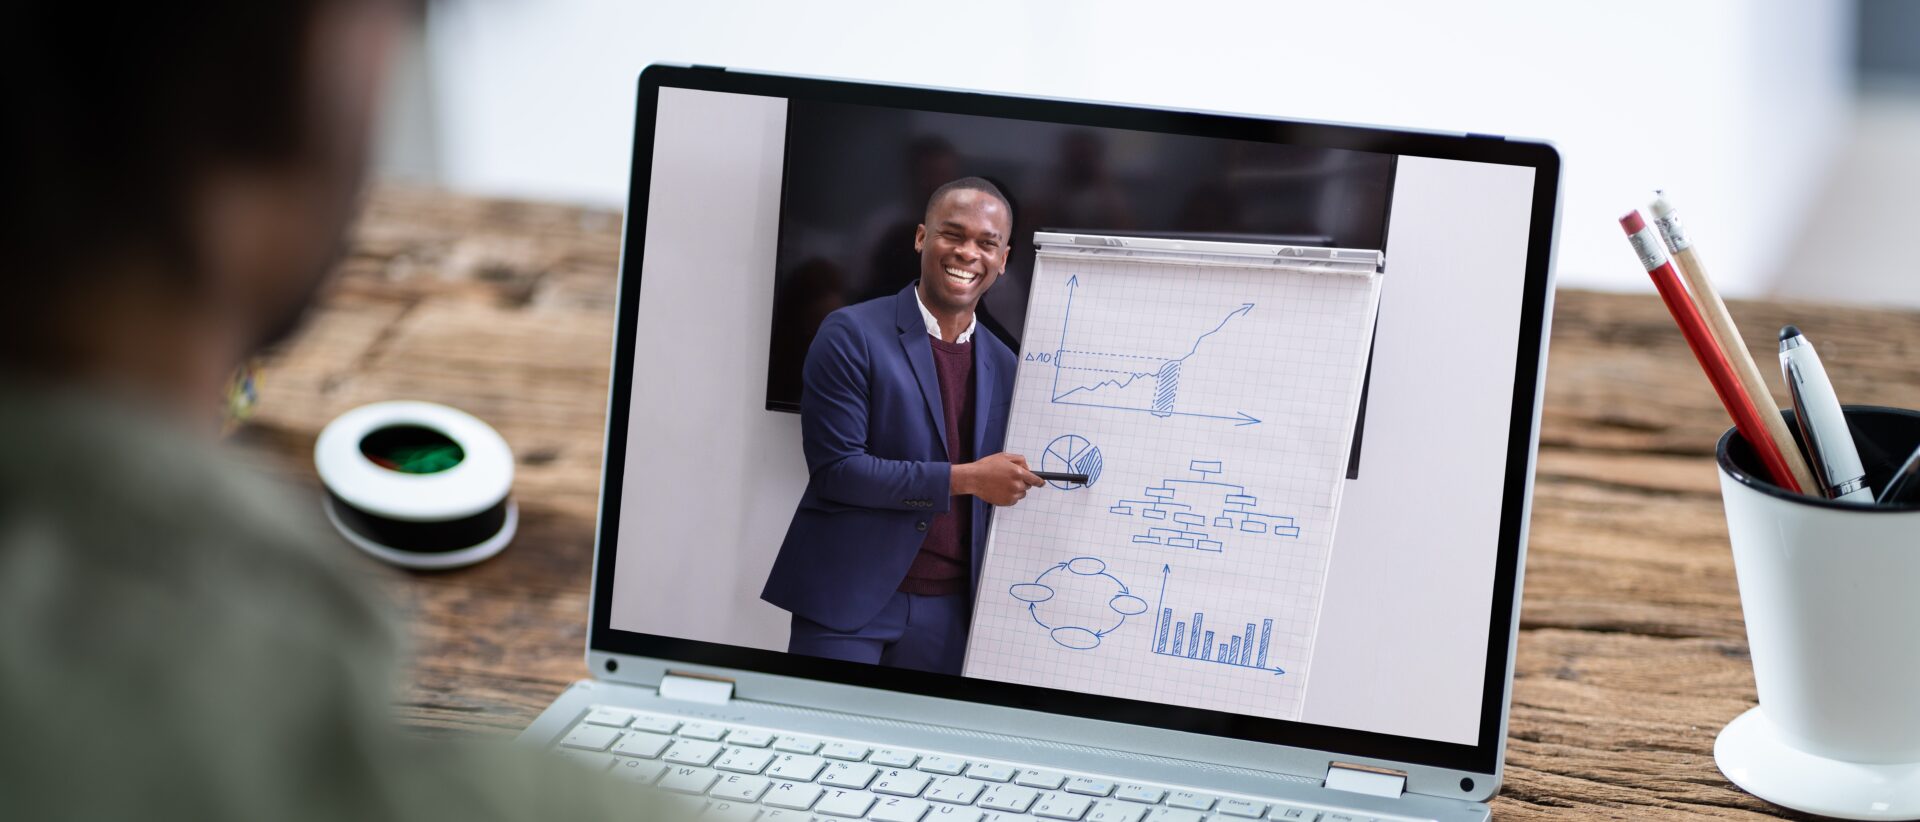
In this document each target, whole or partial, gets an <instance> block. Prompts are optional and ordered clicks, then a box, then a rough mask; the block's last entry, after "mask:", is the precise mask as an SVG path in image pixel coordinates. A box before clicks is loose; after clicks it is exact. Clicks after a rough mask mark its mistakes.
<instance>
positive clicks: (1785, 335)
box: [1780, 325, 1800, 340]
mask: <svg viewBox="0 0 1920 822" xmlns="http://www.w3.org/2000/svg"><path fill="white" fill-rule="evenodd" d="M1798 336H1800V326H1797V325H1789V326H1785V327H1782V328H1781V329H1780V339H1782V340H1787V339H1791V338H1794V337H1798Z"/></svg>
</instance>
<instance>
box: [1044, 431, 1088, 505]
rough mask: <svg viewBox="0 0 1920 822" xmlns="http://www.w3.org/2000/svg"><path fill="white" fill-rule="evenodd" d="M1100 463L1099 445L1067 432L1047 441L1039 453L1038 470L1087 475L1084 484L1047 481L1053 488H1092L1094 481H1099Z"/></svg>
mask: <svg viewBox="0 0 1920 822" xmlns="http://www.w3.org/2000/svg"><path fill="white" fill-rule="evenodd" d="M1102 464H1103V460H1102V459H1101V458H1100V447H1099V446H1097V445H1094V444H1093V443H1090V442H1087V438H1086V437H1082V436H1080V435H1079V434H1067V435H1065V436H1059V437H1054V438H1053V442H1050V443H1047V450H1046V452H1045V453H1042V454H1041V455H1040V470H1042V471H1057V472H1059V473H1062V474H1086V475H1087V484H1086V485H1075V484H1073V483H1070V482H1050V483H1047V484H1048V485H1052V486H1053V487H1055V488H1059V489H1062V490H1066V491H1073V490H1077V489H1080V488H1092V487H1093V484H1094V483H1096V482H1099V481H1100V466H1101V465H1102Z"/></svg>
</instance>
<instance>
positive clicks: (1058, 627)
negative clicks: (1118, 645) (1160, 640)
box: [1007, 557, 1147, 651]
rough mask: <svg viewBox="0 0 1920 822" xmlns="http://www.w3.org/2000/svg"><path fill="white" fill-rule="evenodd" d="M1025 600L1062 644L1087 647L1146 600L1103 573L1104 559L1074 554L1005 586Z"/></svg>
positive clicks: (1144, 606)
mask: <svg viewBox="0 0 1920 822" xmlns="http://www.w3.org/2000/svg"><path fill="white" fill-rule="evenodd" d="M1007 593H1009V594H1012V595H1013V598H1014V599H1017V600H1020V601H1021V602H1024V603H1026V604H1027V614H1028V615H1029V616H1032V617H1033V621H1034V623H1035V624H1037V625H1039V626H1040V627H1042V628H1045V629H1047V635H1048V636H1050V637H1052V638H1053V641H1054V642H1055V643H1058V644H1059V645H1060V646H1061V647H1065V648H1072V649H1074V650H1076V651H1085V650H1088V649H1090V648H1095V647H1098V646H1099V645H1100V638H1101V637H1103V636H1106V635H1107V634H1111V633H1113V632H1114V631H1117V630H1119V629H1120V626H1121V625H1124V624H1126V622H1127V617H1130V616H1138V615H1140V614H1144V613H1146V612H1147V601H1146V600H1144V599H1141V598H1139V597H1137V596H1134V595H1133V593H1132V592H1131V591H1128V590H1127V586H1126V583H1123V582H1121V581H1120V580H1119V578H1117V577H1115V576H1114V575H1112V574H1109V573H1107V563H1105V562H1104V561H1101V560H1099V559H1095V558H1093V557H1074V558H1073V559H1070V560H1067V561H1066V562H1062V563H1060V564H1058V565H1055V566H1053V567H1051V568H1048V569H1047V570H1045V571H1041V572H1040V576H1038V577H1035V578H1034V580H1033V581H1032V582H1020V583H1015V584H1014V585H1013V586H1012V587H1010V588H1008V589H1007Z"/></svg>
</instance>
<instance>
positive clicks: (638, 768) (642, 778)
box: [613, 757, 667, 785]
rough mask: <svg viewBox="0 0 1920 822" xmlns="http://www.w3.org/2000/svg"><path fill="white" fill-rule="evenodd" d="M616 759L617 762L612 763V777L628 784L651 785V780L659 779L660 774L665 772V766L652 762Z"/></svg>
mask: <svg viewBox="0 0 1920 822" xmlns="http://www.w3.org/2000/svg"><path fill="white" fill-rule="evenodd" d="M616 758H617V759H619V761H618V762H616V763H614V766H613V775H614V776H617V777H619V778H621V779H624V780H626V781H628V782H638V783H640V784H642V785H651V784H653V780H655V779H659V778H660V775H661V774H663V773H666V772H667V766H666V765H664V764H662V763H659V762H654V761H652V760H647V759H627V758H624V757H616Z"/></svg>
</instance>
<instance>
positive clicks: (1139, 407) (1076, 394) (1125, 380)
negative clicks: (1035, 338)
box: [1027, 275, 1260, 426]
mask: <svg viewBox="0 0 1920 822" xmlns="http://www.w3.org/2000/svg"><path fill="white" fill-rule="evenodd" d="M1079 288H1080V277H1079V276H1078V275H1076V276H1074V277H1072V278H1069V279H1068V280H1067V307H1066V311H1065V313H1064V315H1063V316H1062V317H1061V320H1060V347H1059V348H1057V349H1055V350H1053V351H1051V352H1038V353H1034V354H1029V355H1027V359H1028V360H1029V361H1032V362H1036V363H1044V364H1050V365H1052V366H1053V389H1052V391H1051V396H1050V399H1051V401H1052V402H1054V403H1057V404H1060V405H1079V406H1085V407H1089V408H1108V409H1113V410H1117V411H1145V412H1147V413H1148V414H1151V415H1153V416H1155V417H1160V418H1162V419H1164V418H1167V417H1174V416H1181V417H1202V418H1206V419H1216V420H1226V421H1229V422H1232V423H1233V424H1234V425H1236V426H1239V425H1255V424H1257V423H1259V422H1260V419H1259V418H1258V417H1255V416H1253V415H1252V414H1248V413H1247V412H1245V411H1240V410H1237V409H1233V408H1229V407H1225V406H1222V407H1214V405H1215V403H1213V402H1209V401H1208V399H1207V398H1204V397H1202V398H1200V399H1199V400H1197V401H1196V400H1193V399H1192V398H1190V397H1189V398H1185V399H1183V397H1182V392H1181V389H1180V372H1181V370H1182V369H1183V368H1184V367H1185V364H1186V363H1187V361H1189V360H1191V359H1193V358H1194V357H1196V356H1201V347H1202V345H1203V344H1204V343H1205V342H1206V341H1207V338H1208V337H1211V336H1213V335H1215V334H1218V333H1220V332H1221V331H1222V330H1224V329H1226V328H1227V326H1228V324H1229V323H1231V322H1233V321H1234V319H1236V318H1238V317H1243V316H1245V315H1246V314H1247V312H1249V311H1252V310H1253V303H1250V302H1243V303H1237V304H1235V305H1231V306H1223V307H1222V309H1221V312H1220V320H1219V321H1218V322H1216V323H1214V324H1213V325H1212V327H1210V328H1205V329H1204V330H1202V329H1195V331H1197V332H1198V333H1196V334H1195V335H1194V337H1193V338H1192V341H1191V342H1188V343H1184V344H1183V345H1182V346H1181V348H1180V350H1178V351H1170V352H1151V351H1144V350H1128V351H1118V350H1101V349H1104V348H1107V347H1108V346H1104V345H1101V344H1100V343H1098V342H1097V341H1095V342H1088V341H1087V339H1088V338H1097V337H1100V336H1103V335H1102V333H1101V332H1102V329H1095V330H1094V331H1093V332H1091V333H1089V332H1087V331H1085V330H1084V329H1083V330H1081V332H1080V334H1078V335H1075V334H1074V333H1073V332H1074V329H1073V326H1072V323H1073V298H1074V292H1075V291H1077V290H1078V289H1079ZM1188 393H1191V392H1188ZM1221 401H1228V400H1226V399H1224V398H1223V399H1222V400H1221Z"/></svg>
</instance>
